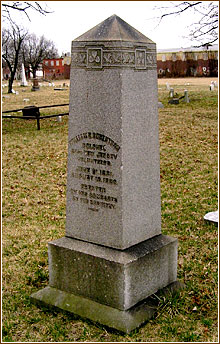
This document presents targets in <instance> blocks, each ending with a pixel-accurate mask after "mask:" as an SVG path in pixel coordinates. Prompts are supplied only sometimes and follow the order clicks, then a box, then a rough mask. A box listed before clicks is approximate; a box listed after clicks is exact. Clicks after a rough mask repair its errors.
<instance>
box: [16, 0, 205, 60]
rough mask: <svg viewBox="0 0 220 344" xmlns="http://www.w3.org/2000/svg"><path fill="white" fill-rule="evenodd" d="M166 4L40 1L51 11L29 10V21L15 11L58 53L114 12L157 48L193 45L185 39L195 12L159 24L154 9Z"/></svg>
mask: <svg viewBox="0 0 220 344" xmlns="http://www.w3.org/2000/svg"><path fill="white" fill-rule="evenodd" d="M169 3H170V2H169V1H41V5H42V6H45V5H47V8H48V9H49V10H50V11H51V12H53V13H50V14H47V15H46V16H43V15H40V14H37V13H36V12H33V11H30V12H29V15H30V18H31V22H29V21H28V19H27V18H26V17H25V16H22V15H21V14H20V13H17V14H16V22H20V23H21V25H23V26H24V27H26V28H28V30H29V32H30V33H32V32H33V33H35V34H36V35H37V36H40V35H44V36H45V37H46V38H47V39H51V40H53V41H54V43H55V45H56V47H57V48H58V51H59V54H61V53H62V52H70V50H71V41H72V40H73V39H75V38H76V37H78V36H80V35H81V34H83V33H85V32H86V31H88V30H89V29H91V28H92V27H94V26H95V25H97V24H99V23H100V22H102V21H103V20H105V19H106V18H108V17H110V16H111V15H113V14H116V15H118V16H119V17H121V18H122V19H123V20H125V21H126V22H127V23H128V24H130V25H131V26H133V27H134V28H135V29H137V30H139V31H140V32H142V33H143V34H144V35H145V36H147V37H148V38H150V39H151V40H153V41H154V42H155V43H156V44H157V49H165V48H181V47H183V48H186V47H189V46H191V45H192V44H191V42H190V40H189V38H187V33H188V32H189V30H188V28H187V27H189V26H190V25H191V24H192V23H194V22H195V19H196V17H195V14H194V13H193V12H188V11H187V12H185V13H183V14H182V15H181V16H172V17H166V18H164V19H163V21H162V22H161V23H160V24H159V18H158V16H159V14H160V11H159V9H157V10H154V8H155V7H157V8H160V7H163V6H168V5H169ZM175 3H177V2H175ZM206 3H207V2H206ZM17 12H18V11H17ZM161 13H163V12H162V10H161ZM184 36H185V38H184Z"/></svg>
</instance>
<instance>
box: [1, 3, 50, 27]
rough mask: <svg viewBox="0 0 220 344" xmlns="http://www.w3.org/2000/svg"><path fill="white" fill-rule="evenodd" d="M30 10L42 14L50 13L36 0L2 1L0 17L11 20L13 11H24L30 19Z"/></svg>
mask: <svg viewBox="0 0 220 344" xmlns="http://www.w3.org/2000/svg"><path fill="white" fill-rule="evenodd" d="M30 10H33V11H36V12H38V13H40V14H43V15H46V14H48V13H51V12H50V11H48V10H47V9H46V7H43V6H42V5H41V4H40V3H39V2H37V1H30V2H28V1H2V17H3V18H5V19H8V20H9V21H12V22H13V20H12V16H13V13H14V12H15V11H16V12H18V11H19V12H21V13H24V14H25V15H26V16H27V18H28V20H29V21H30V17H29V12H30Z"/></svg>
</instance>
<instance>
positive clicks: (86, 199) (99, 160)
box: [70, 132, 120, 212]
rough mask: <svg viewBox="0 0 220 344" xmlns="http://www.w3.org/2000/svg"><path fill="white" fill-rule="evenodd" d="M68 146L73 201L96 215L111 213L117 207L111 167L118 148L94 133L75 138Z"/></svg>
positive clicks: (110, 140)
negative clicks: (105, 211) (104, 212)
mask: <svg viewBox="0 0 220 344" xmlns="http://www.w3.org/2000/svg"><path fill="white" fill-rule="evenodd" d="M94 141H98V142H94ZM100 141H101V142H100ZM70 145H71V150H70V153H71V155H72V156H73V157H74V161H75V163H74V166H73V167H72V170H71V178H73V180H74V181H75V182H74V185H76V186H75V187H74V188H73V187H72V188H71V199H72V201H73V202H76V203H78V204H81V205H83V206H86V207H87V208H88V209H89V210H91V211H95V212H98V211H99V210H100V209H107V210H114V209H115V208H116V206H117V203H118V198H117V185H118V181H117V178H116V177H115V173H114V165H115V162H116V160H117V158H118V151H119V150H120V146H119V145H118V144H117V143H116V142H114V141H113V140H112V139H110V138H109V137H107V136H105V135H102V134H99V133H94V132H87V133H83V134H80V135H77V136H76V137H74V138H73V139H72V140H70Z"/></svg>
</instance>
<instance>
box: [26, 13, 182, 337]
mask: <svg viewBox="0 0 220 344" xmlns="http://www.w3.org/2000/svg"><path fill="white" fill-rule="evenodd" d="M69 109H70V110H69V111H70V114H69V134H68V167H67V170H68V173H67V207H66V235H65V237H63V238H60V239H58V240H55V241H52V242H50V243H49V286H48V287H46V288H44V289H43V290H40V291H38V292H36V293H35V294H33V295H32V300H33V301H34V302H36V303H40V304H41V303H43V304H47V305H53V306H56V307H59V308H61V309H64V310H68V311H70V312H73V313H75V314H78V315H80V316H82V317H87V318H89V319H91V320H94V321H98V322H100V323H102V324H104V325H107V326H110V327H113V328H116V329H118V330H122V331H124V332H130V331H131V330H133V329H134V328H136V327H138V326H140V324H142V323H143V322H144V321H146V320H148V319H149V318H150V317H151V316H152V315H153V313H154V312H155V307H153V306H152V303H151V301H150V298H151V296H152V294H154V293H156V292H157V291H158V290H161V289H163V290H164V288H168V289H169V288H170V289H172V288H175V287H177V286H178V282H177V280H176V279H177V239H174V238H172V237H169V236H165V235H162V233H161V201H160V160H159V130H158V99H157V61H156V45H155V43H153V42H152V41H151V40H150V39H148V38H147V37H145V36H144V35H143V34H141V33H140V32H138V31H137V30H136V29H134V28H133V27H131V26H130V25H128V24H127V23H126V22H124V21H123V20H122V19H121V18H119V17H118V16H116V15H113V16H111V17H110V18H108V19H106V20H105V21H104V22H102V23H101V24H99V25H97V26H96V27H94V28H93V29H91V30H89V31H88V32H86V33H85V34H83V35H82V36H80V37H78V38H77V39H75V40H74V41H73V42H72V63H71V77H70V106H69Z"/></svg>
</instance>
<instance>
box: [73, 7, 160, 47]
mask: <svg viewBox="0 0 220 344" xmlns="http://www.w3.org/2000/svg"><path fill="white" fill-rule="evenodd" d="M74 41H79V42H88V41H92V42H94V41H96V42H99V41H111V42H112V41H120V42H122V41H125V42H127V41H128V42H135V43H145V44H146V43H153V42H152V41H151V40H150V39H149V38H147V37H146V36H144V35H143V34H142V33H141V32H139V31H138V30H136V29H135V28H133V27H132V26H130V25H129V24H128V23H126V22H125V21H124V20H123V19H121V18H120V17H118V16H117V15H115V14H113V15H112V16H111V17H109V18H107V19H106V20H104V21H103V22H101V23H100V24H98V25H96V26H95V27H94V28H92V29H90V30H89V31H87V32H85V33H84V34H83V35H81V36H79V37H78V38H76V39H75V40H74Z"/></svg>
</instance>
